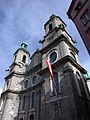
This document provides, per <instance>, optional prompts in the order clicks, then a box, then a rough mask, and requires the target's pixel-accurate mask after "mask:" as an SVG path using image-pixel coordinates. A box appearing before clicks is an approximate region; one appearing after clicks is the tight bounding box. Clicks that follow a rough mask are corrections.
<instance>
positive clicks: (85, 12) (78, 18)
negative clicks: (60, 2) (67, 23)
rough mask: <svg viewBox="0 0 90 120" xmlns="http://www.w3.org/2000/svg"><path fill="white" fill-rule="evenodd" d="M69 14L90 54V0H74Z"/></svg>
mask: <svg viewBox="0 0 90 120" xmlns="http://www.w3.org/2000/svg"><path fill="white" fill-rule="evenodd" d="M67 15H68V17H69V18H70V19H71V20H72V21H73V22H74V23H75V25H76V27H77V29H78V31H79V33H80V35H81V37H82V40H83V42H84V44H85V46H86V48H87V50H88V53H89V55H90V0H72V2H71V5H70V7H69V10H68V12H67Z"/></svg>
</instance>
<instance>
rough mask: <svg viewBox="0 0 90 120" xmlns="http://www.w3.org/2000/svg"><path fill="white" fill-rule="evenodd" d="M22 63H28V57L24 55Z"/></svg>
mask: <svg viewBox="0 0 90 120" xmlns="http://www.w3.org/2000/svg"><path fill="white" fill-rule="evenodd" d="M22 62H23V63H25V62H26V55H23V58H22Z"/></svg>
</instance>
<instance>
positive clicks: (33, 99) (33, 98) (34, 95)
mask: <svg viewBox="0 0 90 120" xmlns="http://www.w3.org/2000/svg"><path fill="white" fill-rule="evenodd" d="M35 101H36V94H35V92H33V93H32V100H31V108H34V107H35Z"/></svg>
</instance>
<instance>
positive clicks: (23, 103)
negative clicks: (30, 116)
mask: <svg viewBox="0 0 90 120" xmlns="http://www.w3.org/2000/svg"><path fill="white" fill-rule="evenodd" d="M22 101H23V102H22V110H25V103H26V96H25V95H24V96H23V100H22Z"/></svg>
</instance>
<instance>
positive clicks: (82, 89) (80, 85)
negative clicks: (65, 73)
mask: <svg viewBox="0 0 90 120" xmlns="http://www.w3.org/2000/svg"><path fill="white" fill-rule="evenodd" d="M76 77H77V79H78V83H79V87H80V92H81V94H82V96H85V95H86V92H85V89H84V85H83V81H82V78H81V76H80V74H79V73H78V72H76Z"/></svg>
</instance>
